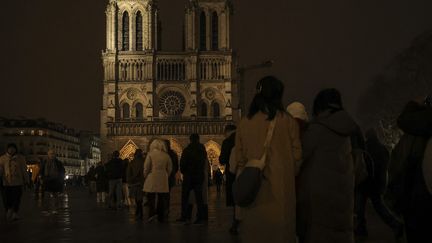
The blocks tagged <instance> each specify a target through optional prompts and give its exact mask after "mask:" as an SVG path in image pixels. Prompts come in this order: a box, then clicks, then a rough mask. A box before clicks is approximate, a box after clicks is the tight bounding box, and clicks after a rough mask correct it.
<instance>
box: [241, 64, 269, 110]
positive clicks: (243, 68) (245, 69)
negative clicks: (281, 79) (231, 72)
mask: <svg viewBox="0 0 432 243" xmlns="http://www.w3.org/2000/svg"><path fill="white" fill-rule="evenodd" d="M273 63H274V61H273V60H267V61H264V62H262V63H259V64H253V65H246V66H241V67H238V68H237V73H238V75H239V82H238V90H239V92H238V93H239V102H238V105H237V110H238V111H239V116H240V117H241V116H242V112H243V111H244V110H245V109H246V107H245V101H244V99H245V85H244V80H245V74H246V72H248V71H252V70H256V69H261V68H269V67H272V66H273Z"/></svg>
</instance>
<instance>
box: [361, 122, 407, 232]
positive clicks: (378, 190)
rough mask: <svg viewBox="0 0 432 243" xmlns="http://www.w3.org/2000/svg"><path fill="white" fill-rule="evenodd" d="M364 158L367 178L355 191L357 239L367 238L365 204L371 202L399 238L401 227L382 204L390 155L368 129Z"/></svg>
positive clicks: (374, 134) (374, 133)
mask: <svg viewBox="0 0 432 243" xmlns="http://www.w3.org/2000/svg"><path fill="white" fill-rule="evenodd" d="M366 138H367V140H366V152H367V153H366V154H367V156H366V158H365V160H366V161H367V163H366V164H367V165H368V166H367V167H368V177H367V179H366V180H365V181H364V182H362V183H361V184H360V185H358V186H357V190H356V202H355V212H356V226H355V227H356V228H355V234H356V236H357V237H361V238H362V237H367V236H368V231H367V226H366V217H365V211H366V202H367V200H368V199H370V200H371V202H372V205H373V207H374V209H375V211H376V212H377V213H378V215H379V216H380V217H381V219H382V220H383V221H384V222H385V223H386V224H387V225H388V226H390V227H391V228H392V229H393V231H394V232H395V234H396V237H397V238H399V237H401V235H402V232H403V225H402V222H400V220H399V219H397V218H396V217H395V215H394V213H393V212H391V210H390V209H389V208H388V207H387V205H386V204H385V202H384V199H383V194H384V192H385V190H386V185H387V172H388V164H389V159H390V155H389V152H388V150H387V148H386V147H385V146H384V145H383V144H382V143H381V142H380V141H379V139H378V136H377V134H376V131H375V130H374V129H370V130H368V131H367V132H366Z"/></svg>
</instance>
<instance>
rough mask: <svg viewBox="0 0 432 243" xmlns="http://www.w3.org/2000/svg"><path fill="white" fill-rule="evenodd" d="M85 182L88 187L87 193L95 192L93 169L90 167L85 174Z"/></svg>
mask: <svg viewBox="0 0 432 243" xmlns="http://www.w3.org/2000/svg"><path fill="white" fill-rule="evenodd" d="M86 180H87V183H88V187H89V193H90V194H93V193H94V192H95V191H96V178H95V167H94V165H92V166H91V167H90V169H89V171H88V172H87V175H86Z"/></svg>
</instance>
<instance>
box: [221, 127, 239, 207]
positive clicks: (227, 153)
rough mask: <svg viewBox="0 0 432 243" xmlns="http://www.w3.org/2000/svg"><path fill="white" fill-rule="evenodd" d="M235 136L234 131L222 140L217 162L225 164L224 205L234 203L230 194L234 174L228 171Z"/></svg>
mask: <svg viewBox="0 0 432 243" xmlns="http://www.w3.org/2000/svg"><path fill="white" fill-rule="evenodd" d="M235 137H236V133H235V132H234V133H232V134H231V135H230V136H229V137H228V138H226V139H225V140H224V141H223V142H222V148H221V154H220V156H219V162H220V163H221V165H225V171H226V172H225V175H226V205H227V206H233V205H234V199H233V195H232V185H233V183H234V180H235V174H233V173H231V172H230V168H231V165H230V157H231V154H232V153H231V151H233V148H234V146H235Z"/></svg>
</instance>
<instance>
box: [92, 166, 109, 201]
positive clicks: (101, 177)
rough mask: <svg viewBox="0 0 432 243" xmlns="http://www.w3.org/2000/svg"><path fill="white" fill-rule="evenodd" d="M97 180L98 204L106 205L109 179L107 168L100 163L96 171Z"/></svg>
mask: <svg viewBox="0 0 432 243" xmlns="http://www.w3.org/2000/svg"><path fill="white" fill-rule="evenodd" d="M94 177H95V179H96V200H97V202H98V203H105V200H106V195H107V193H108V178H107V175H106V171H105V166H104V164H103V163H102V162H99V163H98V164H97V166H96V168H95V171H94Z"/></svg>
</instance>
